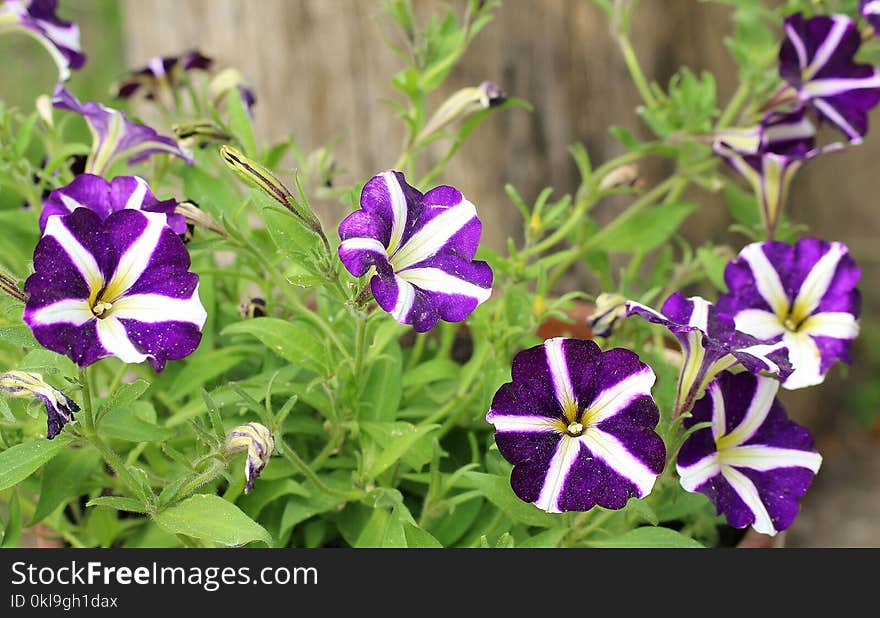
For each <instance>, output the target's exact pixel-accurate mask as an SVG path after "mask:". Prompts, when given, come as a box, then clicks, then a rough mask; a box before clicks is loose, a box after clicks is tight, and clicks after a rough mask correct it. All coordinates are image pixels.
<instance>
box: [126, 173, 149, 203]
mask: <svg viewBox="0 0 880 618" xmlns="http://www.w3.org/2000/svg"><path fill="white" fill-rule="evenodd" d="M133 178H134V180H135V187H134V191H132V192H131V195H129V196H128V199H127V200H126V201H125V208H128V209H133V210H139V209H140V207H141V206H142V205H143V203H144V197H145V196H146V195H147V181H145V180H144V179H143V178H141V177H140V176H134V177H133Z"/></svg>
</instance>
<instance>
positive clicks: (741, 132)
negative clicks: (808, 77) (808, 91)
mask: <svg viewBox="0 0 880 618" xmlns="http://www.w3.org/2000/svg"><path fill="white" fill-rule="evenodd" d="M805 111H806V110H805V108H800V109H798V110H796V111H794V112H791V113H777V112H771V113H768V114H766V115H765V116H764V118H763V119H762V120H761V123H760V124H759V125H758V126H757V127H753V128H750V129H727V130H722V131H719V132H718V133H716V134H715V136H714V137H715V142H714V144H713V148H714V149H715V152H716V153H718V154H719V155H721V156H722V157H724V158H725V160H726V161H727V163H728V164H729V165H730V166H731V167H732V168H733V169H735V170H736V171H737V172H739V173H740V174H741V175H742V176H743V177H744V178H745V179H746V180H747V181H748V182H749V184H750V185H751V186H752V190H753V191H754V193H755V197H757V198H758V203H759V205H760V207H761V220H762V221H763V223H764V228H765V229H766V230H767V232H768V234H769V235H770V236H771V237H772V235H773V233H774V231H775V229H776V224H777V221H778V219H779V215H780V214H781V213H782V211H783V209H784V208H785V202H786V200H787V198H788V188H789V186H790V185H791V181H792V179H793V178H794V175H795V173H796V172H797V171H798V170H799V169H800V168H801V166H803V164H804V163H806V162H807V161H809V160H810V159H812V158H813V157H815V156H817V155H820V154H823V153H826V152H832V151H835V150H840V149H841V148H842V147H843V146H842V145H841V144H838V143H834V144H828V145H826V146H823V147H821V148H817V147H816V140H815V136H816V129H815V127H814V126H813V125H812V123H811V122H810V121H809V120H808V119H807V118H806V117H805Z"/></svg>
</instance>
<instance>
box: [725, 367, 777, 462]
mask: <svg viewBox="0 0 880 618" xmlns="http://www.w3.org/2000/svg"><path fill="white" fill-rule="evenodd" d="M757 380H758V382H757V386H756V388H755V394H754V395H753V396H752V401H751V402H750V403H749V408H748V410H746V413H745V416H743V419H742V421H740V423H739V425H737V427H736V429H734V430H733V431H731V432H730V433H728V434H727V435H725V436H723V437H722V438H720V440H719V444H718V448H719V450H723V449H727V448H732V447H734V446H738V445H740V444H742V443H743V442H745V441H746V440H748V439H749V438H751V437H752V436H753V435H755V432H756V431H758V429H759V428H760V427H761V425H763V424H764V421H765V420H767V415H768V414H769V413H770V407H771V406H772V405H773V400H774V399H775V398H776V393H777V392H778V391H779V382H777V381H776V380H774V379H772V378H762V377H760V376H758V377H757Z"/></svg>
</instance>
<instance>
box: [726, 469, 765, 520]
mask: <svg viewBox="0 0 880 618" xmlns="http://www.w3.org/2000/svg"><path fill="white" fill-rule="evenodd" d="M721 474H722V475H723V476H724V478H725V479H727V482H728V483H730V486H731V487H733V490H734V491H735V492H736V493H737V495H738V496H739V497H740V499H742V501H743V502H745V504H746V506H747V507H748V509H749V510H750V511H751V512H752V514H753V515H754V516H755V522H754V523H753V524H752V527H753V528H754V529H755V530H757V531H758V532H760V533H761V534H770V535H774V534H776V528H775V527H774V526H773V521H772V520H771V519H770V513H768V512H767V507H765V506H764V503H763V502H761V496H760V495H758V488H757V487H755V484H754V483H752V481H751V480H749V478H748V477H747V476H746V475H745V474H743V473H742V472H740V471H738V470H736V469H735V468H731V467H730V466H721Z"/></svg>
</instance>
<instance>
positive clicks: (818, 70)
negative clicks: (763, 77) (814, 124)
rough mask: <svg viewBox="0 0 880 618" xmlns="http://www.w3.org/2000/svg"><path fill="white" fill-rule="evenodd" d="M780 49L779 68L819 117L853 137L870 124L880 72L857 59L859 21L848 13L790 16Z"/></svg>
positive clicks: (879, 87)
mask: <svg viewBox="0 0 880 618" xmlns="http://www.w3.org/2000/svg"><path fill="white" fill-rule="evenodd" d="M785 36H786V38H785V41H784V42H783V43H782V47H781V49H780V50H779V74H780V75H781V76H782V78H783V79H784V80H785V81H786V82H788V84H789V85H790V86H791V88H793V89H794V90H795V91H796V94H797V98H798V99H799V100H800V101H802V102H804V103H809V104H810V105H812V107H813V108H814V109H815V110H816V112H817V114H818V115H819V117H820V118H822V119H825V120H827V121H829V122H830V123H832V124H833V125H835V126H836V127H837V128H838V129H840V130H841V131H843V133H844V134H846V136H847V137H848V138H849V140H850V141H851V142H853V143H859V142H861V141H862V137H863V136H864V135H865V133H866V132H867V130H868V111H869V110H870V109H871V108H873V107H874V106H875V105H877V103H878V102H880V72H878V70H877V69H876V68H875V67H873V66H871V65H869V64H856V63H855V62H854V61H853V58H854V56H855V55H856V52H857V51H858V49H859V45H860V44H861V35H860V34H859V31H858V28H856V24H855V22H853V21H852V20H851V19H850V18H849V17H847V16H846V15H831V16H828V15H819V16H816V17H811V18H810V19H804V17H803V16H802V15H801V14H800V13H797V14H795V15H791V16H789V17H788V18H787V19H786V20H785Z"/></svg>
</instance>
